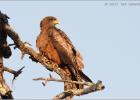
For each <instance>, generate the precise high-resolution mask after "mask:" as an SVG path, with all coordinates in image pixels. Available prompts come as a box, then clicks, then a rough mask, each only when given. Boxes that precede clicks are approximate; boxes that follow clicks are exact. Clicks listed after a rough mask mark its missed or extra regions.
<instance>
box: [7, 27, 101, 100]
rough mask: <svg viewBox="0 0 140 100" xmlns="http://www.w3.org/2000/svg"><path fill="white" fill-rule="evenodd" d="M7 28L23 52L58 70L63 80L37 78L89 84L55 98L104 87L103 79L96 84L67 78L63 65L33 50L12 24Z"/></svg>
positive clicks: (53, 69) (48, 67) (45, 65)
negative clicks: (60, 65)
mask: <svg viewBox="0 0 140 100" xmlns="http://www.w3.org/2000/svg"><path fill="white" fill-rule="evenodd" d="M5 29H6V30H7V31H8V32H7V33H8V35H9V37H10V38H11V39H12V40H13V41H14V44H15V45H16V47H17V48H18V49H20V51H21V52H22V54H24V55H25V54H28V55H30V56H31V57H33V58H34V59H35V60H36V61H38V62H39V63H41V64H42V65H43V66H44V67H45V68H47V69H48V70H50V71H54V72H56V73H57V74H58V75H59V76H60V77H61V78H62V80H58V79H54V78H49V79H44V78H40V79H36V80H47V81H57V82H67V83H76V84H83V85H88V86H89V87H87V88H85V89H72V90H66V91H64V92H62V93H60V94H59V95H57V96H55V97H54V99H63V98H66V97H69V96H71V97H72V96H74V95H76V96H79V95H84V94H87V93H91V92H95V91H98V90H102V89H103V88H104V86H103V84H102V82H101V81H98V82H97V83H96V84H94V83H89V82H76V81H71V80H67V79H66V78H67V77H66V75H67V74H66V72H65V71H64V70H63V69H62V68H61V67H59V66H58V65H57V64H56V63H54V62H52V61H50V60H49V59H48V58H46V57H44V56H42V55H40V54H39V53H37V52H36V51H35V50H33V49H32V48H31V47H29V46H27V45H25V42H22V41H21V39H20V37H19V36H18V33H16V32H15V31H14V30H13V29H12V28H11V27H10V25H6V26H5Z"/></svg>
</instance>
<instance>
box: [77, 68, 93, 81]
mask: <svg viewBox="0 0 140 100" xmlns="http://www.w3.org/2000/svg"><path fill="white" fill-rule="evenodd" d="M79 74H80V76H81V77H82V79H83V80H85V81H86V82H92V80H91V79H90V78H89V77H88V76H87V75H85V74H84V73H83V72H82V71H81V70H80V71H79Z"/></svg>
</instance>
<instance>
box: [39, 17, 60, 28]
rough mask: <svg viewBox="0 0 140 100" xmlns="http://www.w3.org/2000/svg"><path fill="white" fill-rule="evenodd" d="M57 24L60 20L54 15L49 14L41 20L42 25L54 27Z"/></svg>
mask: <svg viewBox="0 0 140 100" xmlns="http://www.w3.org/2000/svg"><path fill="white" fill-rule="evenodd" d="M56 24H59V20H58V19H57V18H55V17H53V16H47V17H45V18H44V19H43V20H42V21H41V23H40V27H41V28H43V27H54V26H55V25H56Z"/></svg>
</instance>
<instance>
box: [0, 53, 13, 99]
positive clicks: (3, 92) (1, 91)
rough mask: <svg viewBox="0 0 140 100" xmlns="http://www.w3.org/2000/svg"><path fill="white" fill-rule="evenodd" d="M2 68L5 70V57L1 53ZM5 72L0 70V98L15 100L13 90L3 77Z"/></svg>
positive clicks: (0, 64)
mask: <svg viewBox="0 0 140 100" xmlns="http://www.w3.org/2000/svg"><path fill="white" fill-rule="evenodd" d="M0 68H1V69H2V68H3V56H2V53H1V51H0ZM3 74H4V71H3V70H0V96H1V99H13V96H12V94H11V92H12V91H11V89H10V88H9V86H8V85H7V84H6V82H5V79H4V77H3Z"/></svg>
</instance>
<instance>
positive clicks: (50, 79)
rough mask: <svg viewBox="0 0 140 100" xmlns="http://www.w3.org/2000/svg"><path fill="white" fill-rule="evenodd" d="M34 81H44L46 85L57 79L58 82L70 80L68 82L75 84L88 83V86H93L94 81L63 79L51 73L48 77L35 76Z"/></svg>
mask: <svg viewBox="0 0 140 100" xmlns="http://www.w3.org/2000/svg"><path fill="white" fill-rule="evenodd" d="M33 80H34V81H44V83H43V84H44V85H45V84H47V82H48V81H56V82H68V83H73V84H81V85H86V86H93V84H94V83H91V82H78V81H72V80H62V79H56V78H54V77H52V76H51V75H50V77H48V78H43V77H39V78H34V79H33Z"/></svg>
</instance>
